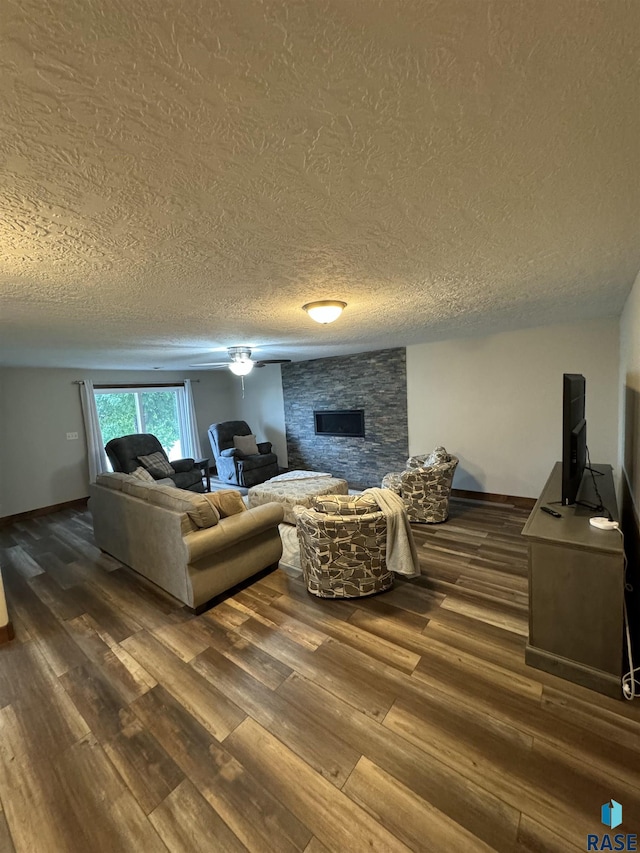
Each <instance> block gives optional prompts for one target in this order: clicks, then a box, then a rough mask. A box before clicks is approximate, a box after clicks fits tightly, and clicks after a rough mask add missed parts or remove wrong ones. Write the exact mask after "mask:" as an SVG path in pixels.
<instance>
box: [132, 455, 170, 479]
mask: <svg viewBox="0 0 640 853" xmlns="http://www.w3.org/2000/svg"><path fill="white" fill-rule="evenodd" d="M138 459H139V461H140V462H141V464H142V465H144V467H145V468H146V469H147V471H149V473H150V474H152V475H153V476H154V477H171V476H172V474H175V470H174V467H173V465H169V463H168V462H167V460H166V458H165V456H164V455H163V454H162V453H160V451H158V452H157V453H151V454H149V456H138Z"/></svg>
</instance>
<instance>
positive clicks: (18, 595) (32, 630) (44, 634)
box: [3, 566, 85, 675]
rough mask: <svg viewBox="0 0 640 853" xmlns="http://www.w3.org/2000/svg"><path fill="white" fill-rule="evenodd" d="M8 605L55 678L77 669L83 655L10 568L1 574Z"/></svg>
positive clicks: (21, 578)
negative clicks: (40, 652) (18, 618)
mask: <svg viewBox="0 0 640 853" xmlns="http://www.w3.org/2000/svg"><path fill="white" fill-rule="evenodd" d="M3 581H4V588H5V592H6V595H7V604H8V606H9V608H10V610H11V612H12V614H13V613H14V612H15V613H16V614H17V615H18V616H19V617H20V619H21V621H22V623H23V624H24V625H26V627H27V629H28V631H29V634H30V635H31V636H32V637H33V639H34V641H35V642H36V643H37V645H38V646H39V648H40V650H41V651H42V654H43V655H44V656H45V658H46V659H47V661H48V663H49V665H50V666H51V668H52V670H53V671H54V672H55V674H56V675H61V674H62V673H63V672H66V671H67V670H68V669H71V668H72V667H74V666H80V665H81V664H82V663H83V662H84V660H85V656H84V654H83V653H82V651H81V650H80V649H79V648H78V646H77V645H76V644H75V643H74V642H73V640H72V639H71V637H70V636H69V634H68V633H67V632H66V631H65V629H64V627H63V626H62V625H61V624H60V622H59V621H58V619H57V618H56V617H55V615H54V614H53V613H52V612H51V610H49V608H48V607H47V606H46V604H43V602H42V601H41V600H40V599H39V598H38V596H37V595H36V594H35V592H34V591H33V590H32V589H31V587H30V586H29V584H28V583H27V581H26V580H24V578H23V577H22V576H20V575H18V574H17V573H16V572H15V571H13V570H12V566H9V567H8V568H7V570H6V571H5V572H3Z"/></svg>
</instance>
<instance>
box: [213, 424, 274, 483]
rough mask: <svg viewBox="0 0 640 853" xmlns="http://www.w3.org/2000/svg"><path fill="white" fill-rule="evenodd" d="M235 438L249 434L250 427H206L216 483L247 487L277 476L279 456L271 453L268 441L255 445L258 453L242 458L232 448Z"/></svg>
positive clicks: (230, 425) (220, 425)
mask: <svg viewBox="0 0 640 853" xmlns="http://www.w3.org/2000/svg"><path fill="white" fill-rule="evenodd" d="M234 435H252V432H251V429H250V428H249V424H248V423H246V421H223V422H222V423H219V424H211V426H210V427H209V441H210V442H211V449H212V450H213V455H214V456H215V460H216V467H217V469H218V479H219V480H222V482H223V483H231V484H233V485H234V486H245V487H246V488H250V487H251V486H256V485H257V484H258V483H264V481H265V480H270V479H271V477H275V476H277V474H278V473H279V468H278V457H277V456H276V454H275V453H272V452H271V442H270V441H261V442H258V451H259V452H258V453H254V454H251V455H245V454H243V453H241V452H240V451H239V450H237V449H236V447H235V446H234V444H233V436H234Z"/></svg>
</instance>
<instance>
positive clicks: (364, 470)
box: [282, 348, 409, 489]
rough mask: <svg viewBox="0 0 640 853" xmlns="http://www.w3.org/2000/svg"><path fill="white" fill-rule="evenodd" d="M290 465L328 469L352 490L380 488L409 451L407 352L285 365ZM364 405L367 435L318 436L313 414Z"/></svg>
mask: <svg viewBox="0 0 640 853" xmlns="http://www.w3.org/2000/svg"><path fill="white" fill-rule="evenodd" d="M282 389H283V393H284V418H285V426H286V431H287V455H288V457H289V468H290V469H291V470H293V469H297V468H300V469H308V470H312V471H329V472H330V473H331V474H333V475H334V476H336V477H342V478H344V479H345V480H348V482H349V486H350V487H351V488H354V489H362V488H367V487H369V486H379V485H380V481H381V480H382V477H383V476H384V475H385V474H386V473H388V472H389V471H400V470H402V468H404V465H405V462H406V459H407V456H408V455H409V432H408V426H407V371H406V350H405V349H404V348H401V349H387V350H377V351H375V352H364V353H360V354H359V355H349V356H338V357H334V358H318V359H314V360H312V361H298V362H295V363H293V364H283V365H282ZM327 409H334V410H335V409H364V428H365V436H364V438H355V437H346V436H329V435H316V434H315V430H314V419H313V413H314V411H317V410H327Z"/></svg>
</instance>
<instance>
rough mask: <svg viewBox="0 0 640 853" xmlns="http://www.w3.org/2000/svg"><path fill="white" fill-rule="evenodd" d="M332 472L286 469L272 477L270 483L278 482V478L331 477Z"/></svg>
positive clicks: (315, 478)
mask: <svg viewBox="0 0 640 853" xmlns="http://www.w3.org/2000/svg"><path fill="white" fill-rule="evenodd" d="M332 476H333V474H327V473H326V472H325V471H287V472H286V473H285V474H278V475H277V476H276V477H272V478H271V479H270V480H269V482H270V483H278V482H280V480H317V479H318V478H319V477H332Z"/></svg>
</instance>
